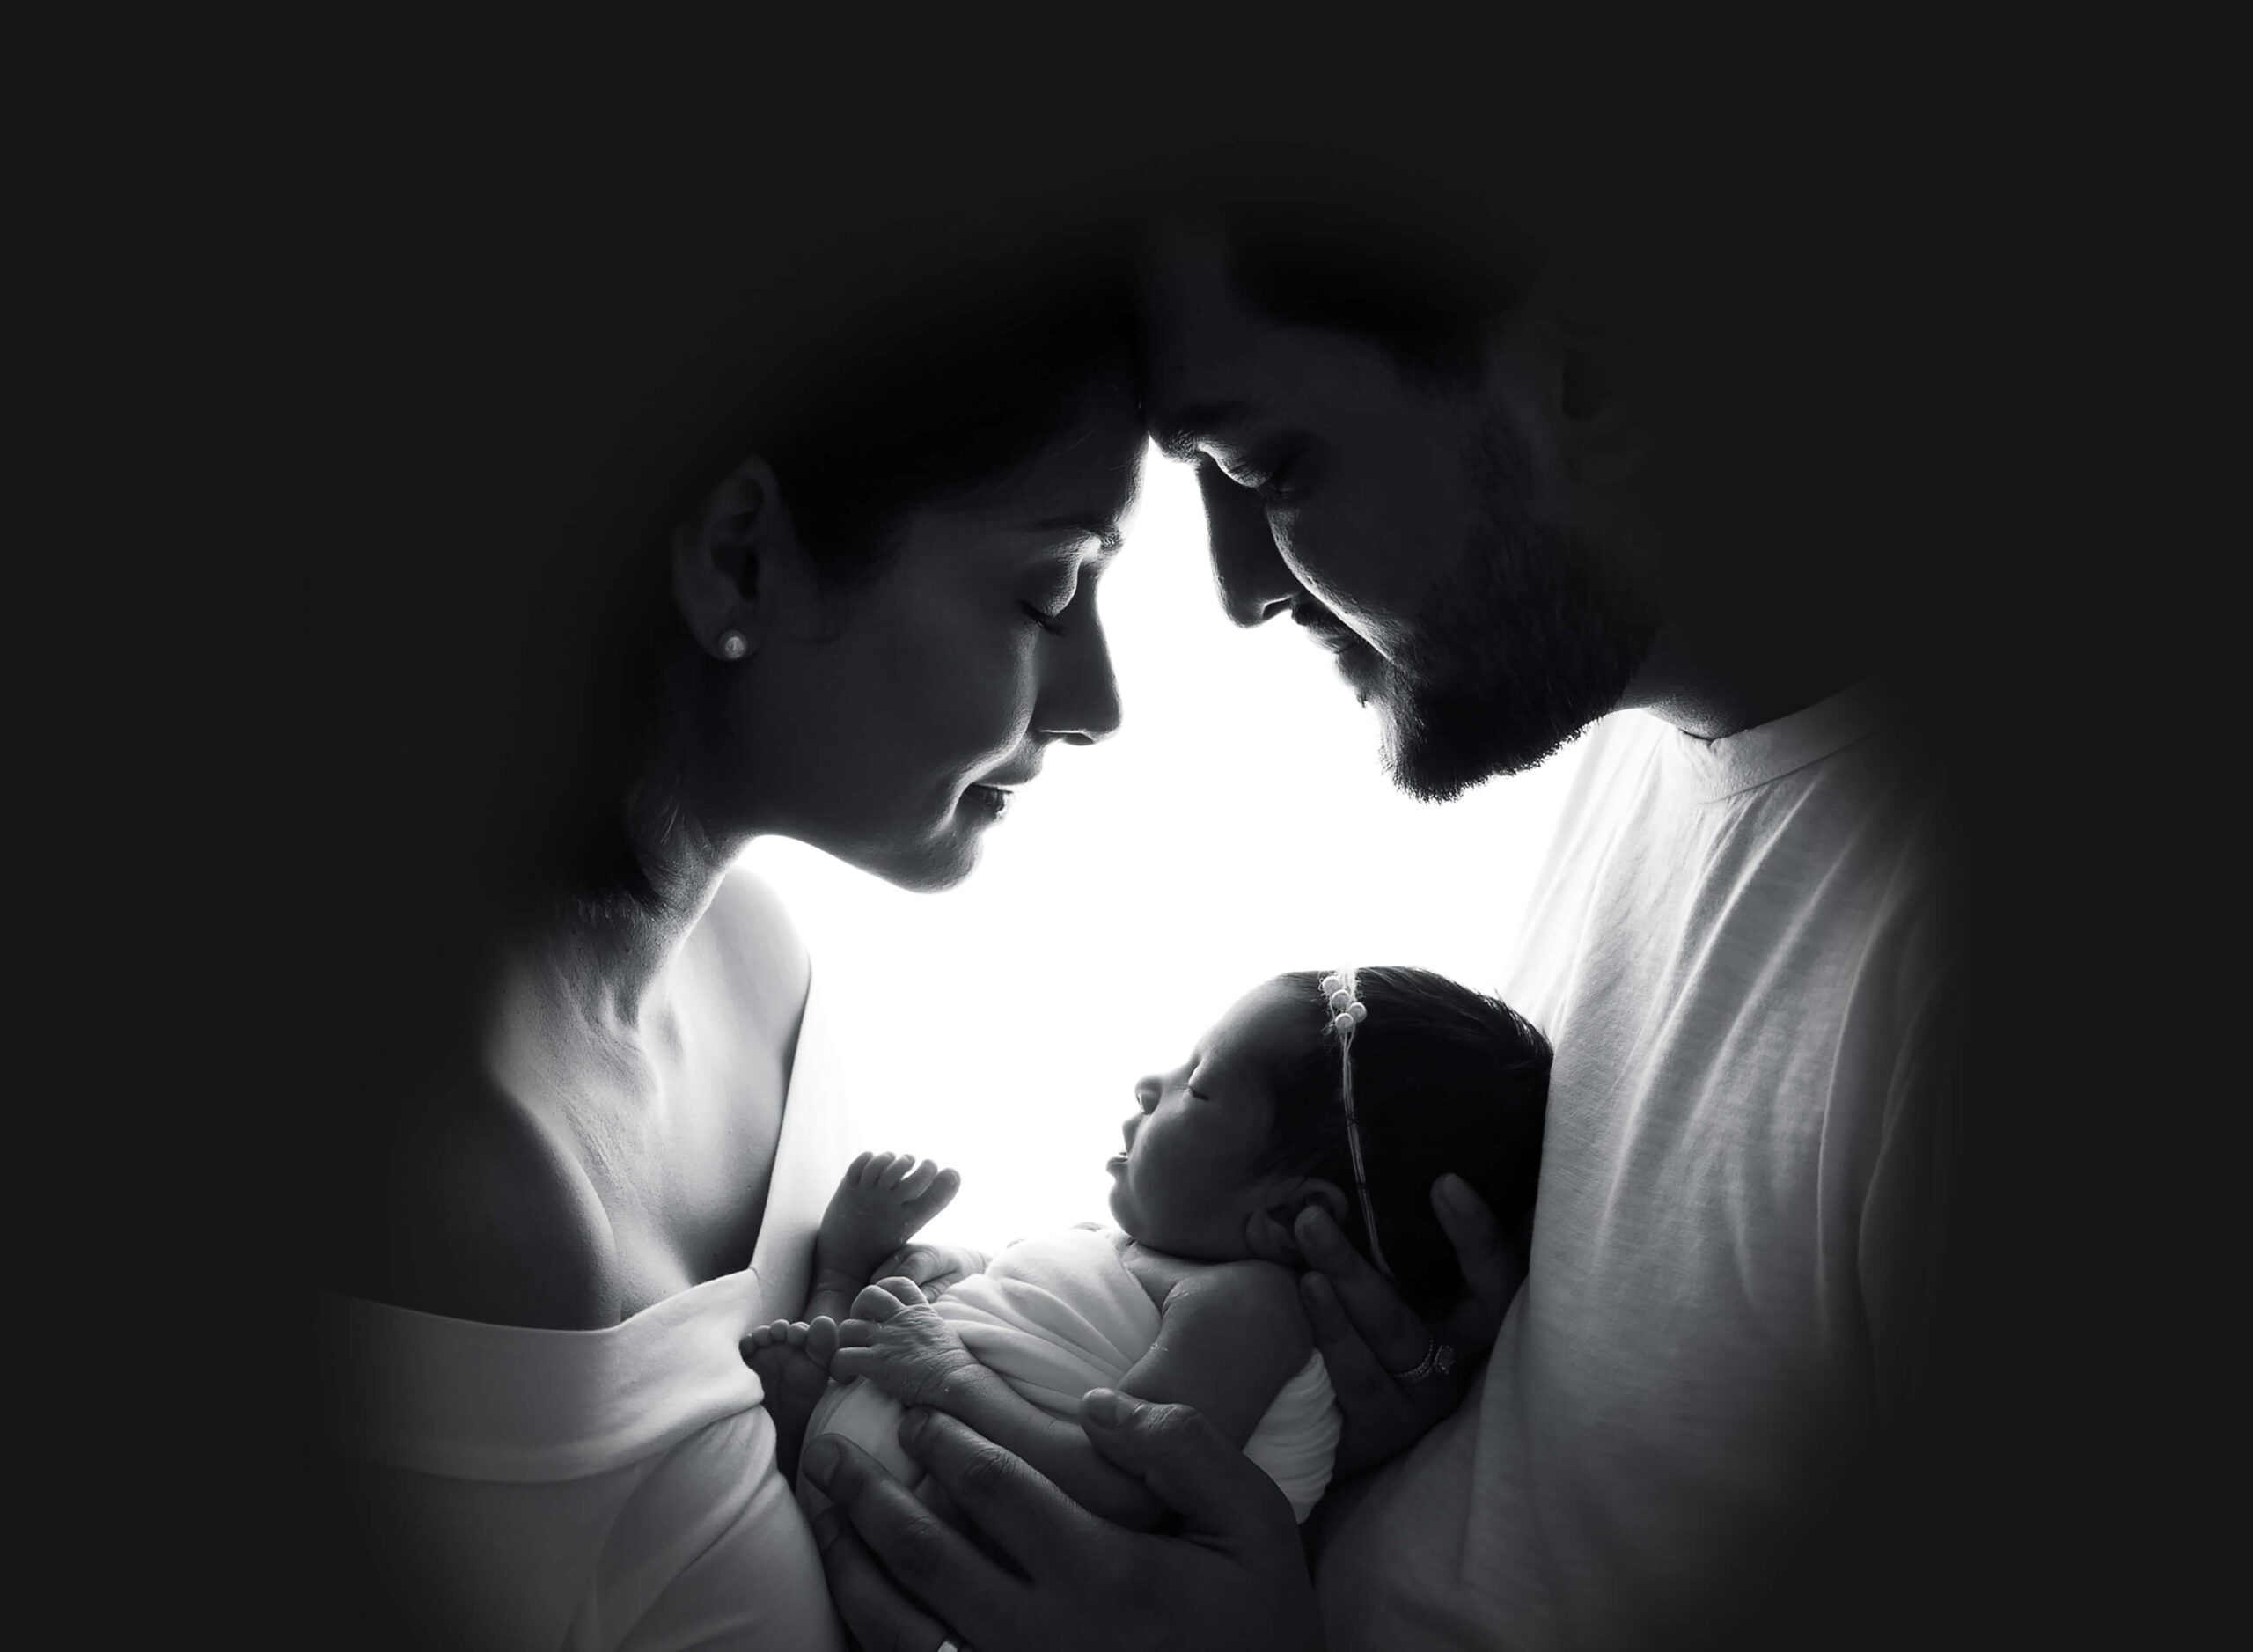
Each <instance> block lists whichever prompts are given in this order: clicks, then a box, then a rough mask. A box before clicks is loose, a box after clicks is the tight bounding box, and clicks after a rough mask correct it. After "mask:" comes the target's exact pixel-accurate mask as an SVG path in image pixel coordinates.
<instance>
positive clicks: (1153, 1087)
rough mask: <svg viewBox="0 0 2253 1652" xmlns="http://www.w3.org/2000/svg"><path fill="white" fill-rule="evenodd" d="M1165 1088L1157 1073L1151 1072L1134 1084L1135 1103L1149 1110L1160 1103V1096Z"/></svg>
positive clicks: (1145, 1110) (1143, 1109) (1146, 1110)
mask: <svg viewBox="0 0 2253 1652" xmlns="http://www.w3.org/2000/svg"><path fill="white" fill-rule="evenodd" d="M1164 1089H1165V1086H1164V1085H1163V1084H1162V1083H1159V1082H1158V1078H1157V1075H1156V1074H1155V1073H1153V1074H1151V1075H1150V1076H1149V1077H1148V1078H1145V1079H1143V1080H1142V1082H1141V1083H1139V1084H1137V1085H1135V1086H1134V1105H1136V1106H1138V1107H1140V1108H1141V1110H1142V1111H1143V1112H1149V1110H1150V1109H1151V1108H1153V1107H1155V1106H1156V1105H1158V1097H1159V1095H1160V1094H1161V1093H1163V1090H1164Z"/></svg>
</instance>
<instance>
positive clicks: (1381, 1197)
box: [744, 968, 1550, 1531]
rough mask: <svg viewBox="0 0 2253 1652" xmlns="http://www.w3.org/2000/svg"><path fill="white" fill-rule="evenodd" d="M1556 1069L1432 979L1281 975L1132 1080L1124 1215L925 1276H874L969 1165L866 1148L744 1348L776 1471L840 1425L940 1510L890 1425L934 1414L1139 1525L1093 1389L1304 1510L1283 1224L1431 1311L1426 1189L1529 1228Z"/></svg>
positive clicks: (1325, 1431)
mask: <svg viewBox="0 0 2253 1652" xmlns="http://www.w3.org/2000/svg"><path fill="white" fill-rule="evenodd" d="M1549 1064H1550V1052H1549V1046H1548V1044H1547V1043H1546V1041H1545V1040H1544V1039H1543V1038H1542V1037H1541V1035H1540V1034H1539V1033H1538V1032H1536V1031H1535V1030H1534V1029H1533V1028H1532V1027H1531V1026H1530V1024H1528V1023H1526V1022H1525V1021H1524V1020H1523V1018H1522V1017H1519V1016H1518V1015H1517V1014H1516V1013H1515V1011H1513V1010H1510V1009H1509V1008H1508V1007H1507V1006H1506V1005H1504V1004H1502V1003H1501V1002H1497V1001H1496V1000H1494V999H1492V998H1488V997H1486V996H1484V995H1480V994H1479V993H1475V992H1472V991H1471V990H1470V989H1469V988H1464V987H1461V986H1458V985H1457V984H1456V983H1455V982H1453V981H1450V980H1446V979H1445V978H1444V977H1442V976H1439V975H1435V974H1433V973H1430V972H1429V971H1427V970H1417V969H1400V968H1372V969H1365V970H1361V971H1359V972H1354V971H1346V972H1342V973H1339V974H1337V975H1332V976H1326V977H1319V978H1318V977H1317V974H1316V973H1314V972H1311V971H1301V972H1297V973H1291V974H1287V975H1281V976H1278V977H1276V978H1275V979H1274V980H1271V981H1268V982H1266V983H1265V984H1264V985H1262V986H1260V987H1258V988H1254V989H1253V990H1252V991H1251V992H1250V993H1249V994H1247V995H1245V996H1244V998H1243V999H1241V1000H1239V1001H1238V1002H1237V1004H1236V1005H1235V1006H1234V1007H1233V1008H1232V1009H1230V1010H1229V1012H1228V1013H1227V1015H1225V1016H1224V1017H1222V1019H1221V1021H1220V1023H1219V1024H1217V1025H1216V1026H1215V1027H1214V1028H1213V1029H1212V1030H1211V1031H1210V1032H1207V1034H1206V1035H1205V1036H1204V1038H1203V1039H1201V1040H1200V1042H1199V1043H1198V1046H1197V1047H1196V1048H1195V1049H1194V1050H1193V1052H1192V1053H1191V1054H1190V1057H1189V1060H1188V1061H1185V1062H1184V1063H1183V1064H1182V1065H1181V1066H1179V1067H1178V1068H1174V1069H1173V1070H1172V1071H1171V1072H1169V1073H1163V1074H1154V1075H1152V1076H1149V1077H1147V1078H1145V1079H1143V1080H1142V1081H1141V1083H1138V1084H1137V1085H1135V1087H1134V1098H1135V1101H1136V1103H1137V1104H1138V1106H1139V1112H1137V1113H1136V1114H1135V1116H1134V1117H1133V1118H1131V1119H1129V1120H1127V1121H1126V1132H1125V1134H1126V1150H1125V1151H1123V1152H1120V1153H1115V1154H1113V1155H1112V1157H1111V1161H1110V1165H1109V1169H1110V1171H1111V1178H1112V1191H1111V1201H1110V1202H1111V1214H1112V1218H1113V1220H1114V1221H1115V1222H1117V1223H1118V1226H1117V1227H1116V1228H1115V1229H1106V1228H1104V1227H1101V1226H1099V1225H1097V1224H1095V1223H1088V1224H1085V1225H1083V1226H1082V1227H1079V1228H1075V1229H1072V1230H1068V1231H1066V1232H1063V1233H1060V1234H1055V1235H1053V1236H1050V1237H1044V1238H1034V1239H1026V1240H1020V1241H1019V1242H1018V1243H1016V1244H1015V1245H1011V1246H1009V1249H1007V1250H1005V1251H1003V1252H1002V1253H1001V1254H1000V1255H999V1256H998V1257H995V1258H993V1259H990V1261H989V1260H988V1259H986V1258H983V1257H979V1256H975V1255H970V1256H966V1257H964V1258H961V1259H958V1262H957V1263H956V1265H955V1267H954V1268H953V1269H952V1270H951V1271H950V1272H949V1273H946V1274H940V1275H938V1276H936V1277H934V1278H931V1279H929V1280H928V1281H926V1282H925V1285H924V1286H923V1287H919V1286H917V1285H916V1284H914V1282H912V1281H909V1280H907V1279H906V1278H902V1277H890V1278H884V1279H882V1280H878V1281H875V1282H870V1281H871V1277H872V1275H873V1274H876V1273H877V1272H879V1271H884V1270H888V1269H890V1268H892V1267H896V1266H897V1261H898V1252H899V1247H900V1246H902V1245H905V1244H906V1241H907V1240H908V1239H909V1238H910V1237H913V1235H914V1233H915V1231H916V1230H918V1229H920V1228H921V1226H922V1225H923V1224H924V1223H925V1222H928V1221H929V1220H930V1218H931V1217H932V1216H933V1215H936V1214H937V1213H938V1212H939V1211H940V1210H941V1209H943V1208H944V1207H945V1206H946V1204H947V1203H948V1202H949V1201H950V1200H952V1199H953V1197H954V1195H955V1193H956V1192H957V1190H958V1188H959V1187H960V1186H961V1178H959V1177H958V1176H957V1175H956V1174H955V1172H954V1171H942V1170H940V1169H939V1168H938V1167H937V1166H936V1165H935V1164H931V1163H930V1162H929V1161H928V1160H925V1161H923V1162H921V1163H920V1164H919V1163H917V1162H916V1161H915V1159H914V1157H913V1156H905V1157H900V1156H894V1155H892V1154H889V1153H887V1154H882V1155H870V1154H862V1156H860V1157H859V1158H857V1159H855V1161H854V1162H853V1164H852V1166H851V1168H850V1169H848V1171H846V1173H845V1177H844V1180H843V1181H842V1183H841V1184H840V1186H839V1187H838V1190H837V1193H836V1195H835V1197H834V1198H833V1200H831V1202H830V1207H829V1211H828V1213H827V1215H826V1216H825V1217H824V1219H823V1222H822V1225H821V1231H820V1236H819V1238H818V1241H817V1245H816V1251H815V1262H814V1281H815V1282H814V1288H813V1290H812V1293H811V1299H810V1300H809V1302H808V1303H807V1306H806V1312H805V1316H804V1318H802V1319H800V1320H797V1321H795V1322H793V1321H777V1322H776V1323H775V1324H774V1325H767V1326H762V1327H760V1329H759V1330H757V1331H755V1332H753V1333H752V1335H751V1336H750V1337H749V1338H747V1339H746V1340H745V1345H744V1347H745V1357H746V1358H747V1359H749V1360H750V1362H751V1363H752V1368H753V1369H755V1370H757V1371H758V1372H759V1374H760V1377H761V1379H762V1380H763V1382H764V1383H765V1384H766V1387H767V1406H768V1410H769V1411H770V1413H772V1414H773V1416H774V1423H775V1428H776V1430H777V1432H778V1434H779V1435H781V1436H782V1446H781V1451H782V1464H783V1465H784V1470H785V1472H795V1465H796V1462H797V1458H798V1454H799V1449H800V1447H801V1445H802V1444H803V1443H804V1441H805V1440H807V1439H811V1438H812V1437H813V1436H814V1435H818V1434H821V1433H824V1432H830V1431H834V1432H838V1433H840V1434H843V1435H845V1436H846V1437H848V1438H849V1439H851V1440H852V1441H853V1442H854V1443H855V1444H857V1445H859V1446H860V1447H861V1448H862V1450H866V1451H868V1452H869V1453H870V1455H871V1456H873V1457H877V1460H878V1461H880V1462H882V1463H883V1464H884V1466H885V1467H886V1468H887V1469H889V1470H890V1471H891V1472H892V1473H893V1474H894V1475H896V1476H897V1477H898V1478H899V1479H900V1480H901V1481H902V1482H904V1483H906V1484H907V1485H910V1486H913V1487H918V1494H919V1495H921V1496H923V1497H924V1498H925V1500H926V1501H929V1502H932V1503H933V1504H934V1506H941V1505H942V1504H943V1494H941V1493H940V1492H939V1490H938V1487H937V1486H936V1482H933V1481H928V1480H924V1479H922V1471H921V1467H920V1465H917V1464H916V1463H915V1462H914V1459H913V1458H911V1457H908V1456H907V1455H906V1452H905V1451H904V1450H901V1449H900V1447H899V1443H898V1440H897V1438H896V1430H897V1428H898V1425H899V1417H900V1413H901V1410H902V1408H903V1407H904V1406H930V1407H932V1408H933V1409H936V1410H940V1411H944V1412H947V1413H950V1414H951V1415H953V1416H956V1417H958V1418H960V1419H961V1420H962V1421H965V1422H966V1423H968V1424H969V1425H970V1426H971V1427H972V1428H975V1429H976V1430H977V1431H978V1432H979V1433H980V1434H982V1435H985V1436H986V1437H987V1439H989V1440H992V1441H994V1442H995V1443H997V1444H1000V1445H1002V1446H1005V1447H1007V1448H1008V1449H1009V1450H1011V1451H1012V1452H1014V1453H1016V1455H1017V1456H1018V1457H1023V1458H1024V1460H1025V1461H1026V1462H1028V1463H1030V1464H1031V1465H1032V1466H1033V1467H1035V1468H1037V1469H1038V1470H1039V1471H1040V1472H1042V1473H1043V1474H1045V1475H1046V1476H1047V1477H1048V1478H1049V1479H1052V1480H1053V1481H1054V1482H1055V1483H1056V1484H1057V1485H1058V1486H1060V1487H1062V1488H1063V1489H1064V1490H1065V1491H1066V1492H1067V1493H1068V1494H1070V1495H1071V1496H1072V1497H1073V1498H1074V1499H1075V1500H1076V1501H1078V1502H1080V1503H1081V1504H1082V1505H1083V1506H1084V1507H1086V1508H1088V1509H1092V1510H1094V1511H1095V1512H1096V1513H1097V1514H1100V1515H1103V1516H1105V1517H1106V1518H1108V1519H1111V1520H1112V1521H1115V1522H1117V1523H1118V1524H1121V1525H1126V1526H1130V1527H1134V1528H1135V1529H1137V1530H1142V1531H1148V1530H1150V1529H1152V1528H1153V1527H1155V1526H1156V1524H1157V1523H1158V1522H1159V1520H1160V1519H1161V1517H1162V1516H1163V1509H1162V1507H1161V1505H1160V1504H1159V1503H1158V1501H1157V1500H1156V1498H1155V1497H1153V1496H1152V1495H1151V1494H1150V1493H1149V1491H1147V1490H1146V1489H1145V1488H1144V1487H1143V1486H1142V1484H1141V1481H1140V1480H1138V1479H1134V1477H1132V1476H1130V1475H1127V1474H1125V1473H1122V1472H1120V1471H1119V1470H1118V1469H1116V1468H1114V1467H1112V1465H1111V1464H1110V1463H1109V1462H1108V1461H1107V1460H1106V1459H1104V1457H1102V1456H1101V1455H1100V1454H1099V1453H1098V1452H1097V1450H1096V1449H1095V1448H1094V1446H1093V1445H1092V1444H1091V1443H1090V1442H1089V1440H1088V1438H1087V1436H1086V1435H1085V1433H1084V1432H1083V1431H1082V1429H1081V1428H1080V1426H1079V1421H1078V1418H1079V1406H1080V1401H1081V1399H1082V1396H1083V1395H1084V1394H1085V1393H1086V1392H1087V1391H1088V1390H1090V1389H1091V1388H1098V1387H1108V1388H1116V1389H1119V1390H1120V1391H1123V1392H1126V1393H1129V1394H1132V1395H1134V1396H1135V1397H1136V1398H1138V1399H1146V1400H1151V1401H1155V1402H1159V1403H1185V1404H1188V1405H1193V1406H1196V1407H1197V1409H1198V1410H1199V1411H1200V1412H1201V1413H1203V1414H1204V1415H1205V1417H1206V1418H1207V1420H1208V1421H1211V1422H1212V1423H1213V1425H1214V1426H1215V1428H1219V1429H1220V1430H1221V1432H1222V1434H1224V1435H1227V1436H1228V1438H1229V1441H1230V1442H1231V1443H1234V1444H1235V1445H1237V1447H1238V1448H1239V1449H1241V1450H1243V1451H1244V1454H1245V1455H1246V1456H1247V1457H1250V1458H1251V1460H1252V1461H1253V1462H1256V1463H1258V1464H1259V1465H1260V1466H1261V1467H1262V1468H1264V1469H1266V1471H1267V1472H1268V1473H1269V1474H1270V1475H1271V1476H1272V1477H1273V1479H1274V1480H1275V1482H1276V1484H1277V1485H1278V1486H1279V1487H1281V1488H1282V1490H1283V1492H1284V1494H1285V1495H1286V1496H1287V1497H1288V1498H1289V1499H1290V1501H1291V1505H1292V1509H1293V1510H1294V1512H1295V1513H1296V1515H1297V1516H1298V1517H1299V1518H1300V1519H1301V1520H1304V1519H1305V1518H1306V1516H1307V1515H1308V1514H1309V1513H1310V1511H1311V1510H1312V1509H1313V1508H1314V1505H1315V1503H1316V1501H1317V1500H1318V1499H1319V1498H1320V1497H1321V1495H1322V1492H1323V1488H1324V1487H1325V1486H1326V1485H1327V1484H1328V1481H1329V1477H1330V1465H1331V1462H1332V1457H1333V1455H1334V1453H1335V1451H1336V1448H1337V1443H1338V1436H1339V1412H1338V1407H1337V1403H1336V1400H1335V1399H1334V1398H1333V1397H1332V1392H1331V1388H1330V1383H1329V1378H1328V1377H1327V1375H1326V1373H1325V1369H1324V1367H1323V1363H1322V1356H1321V1355H1319V1354H1318V1353H1317V1352H1316V1351H1315V1348H1314V1341H1313V1333H1312V1332H1311V1330H1310V1327H1309V1325H1308V1324H1307V1320H1306V1317H1305V1311H1304V1310H1303V1308H1302V1306H1301V1305H1300V1301H1299V1294H1298V1284H1297V1280H1296V1278H1295V1275H1294V1274H1293V1273H1292V1272H1291V1271H1290V1270H1289V1269H1288V1268H1285V1267H1280V1266H1278V1265H1277V1264H1275V1263H1273V1262H1269V1261H1263V1260H1260V1259H1259V1255H1260V1252H1261V1251H1263V1250H1264V1251H1266V1252H1267V1253H1268V1254H1271V1255H1272V1254H1277V1253H1283V1254H1288V1253H1289V1251H1290V1245H1289V1240H1288V1234H1289V1231H1290V1227H1291V1223H1292V1222H1293V1220H1294V1219H1295V1217H1296V1215H1298V1213H1299V1212H1300V1211H1301V1210H1303V1208H1306V1207H1307V1206H1308V1205H1310V1204H1321V1205H1323V1206H1325V1207H1326V1208H1327V1209H1328V1210H1329V1212H1330V1214H1331V1215H1332V1217H1334V1218H1335V1219H1336V1221H1337V1222H1338V1224H1339V1228H1340V1229H1341V1230H1343V1231H1344V1232H1345V1233H1346V1235H1347V1237H1349V1238H1350V1239H1351V1240H1352V1241H1353V1243H1354V1245H1355V1248H1356V1249H1358V1250H1359V1251H1360V1252H1361V1254H1362V1255H1363V1256H1364V1257H1365V1258H1367V1259H1369V1261H1370V1262H1371V1263H1372V1264H1373V1265H1375V1266H1376V1267H1378V1268H1380V1269H1382V1270H1383V1272H1384V1273H1386V1274H1388V1275H1389V1276H1390V1277H1391V1279H1392V1281H1393V1282H1394V1284H1395V1286H1396V1287H1397V1288H1398V1289H1399V1291H1400V1293H1401V1295H1402V1296H1403V1297H1404V1298H1405V1300H1406V1301H1407V1302H1408V1303H1409V1304H1410V1305H1411V1306H1413V1307H1414V1308H1415V1309H1416V1310H1417V1311H1418V1312H1420V1314H1422V1315H1424V1316H1425V1317H1426V1318H1432V1319H1436V1318H1440V1317H1442V1315H1443V1314H1444V1312H1445V1310H1446V1305H1447V1303H1448V1302H1449V1299H1450V1298H1451V1297H1452V1296H1453V1295H1454V1293H1455V1291H1456V1290H1457V1288H1458V1286H1459V1284H1460V1279H1459V1276H1458V1274H1457V1268H1456V1260H1455V1253H1454V1250H1453V1247H1452V1245H1450V1243H1449V1239H1448V1237H1447V1235H1446V1233H1445V1231H1444V1230H1442V1227H1441V1226H1440V1223H1439V1222H1438V1219H1437V1218H1436V1216H1435V1215H1434V1214H1433V1212H1432V1210H1431V1209H1430V1208H1429V1206H1428V1204H1427V1199H1428V1197H1429V1193H1428V1190H1429V1189H1430V1188H1431V1186H1432V1184H1433V1183H1434V1182H1435V1180H1436V1179H1437V1178H1439V1177H1440V1176H1441V1175H1442V1174H1444V1173H1446V1172H1447V1171H1454V1172H1455V1173H1457V1174H1458V1175H1460V1176H1462V1177H1463V1178H1464V1179H1465V1180H1466V1181H1468V1182H1469V1183H1470V1184H1471V1186H1472V1187H1473V1188H1474V1189H1475V1190H1477V1192H1478V1193H1479V1195H1480V1196H1481V1197H1482V1198H1483V1199H1485V1200H1486V1202H1487V1204H1488V1205H1489V1206H1490V1207H1491V1208H1493V1212H1494V1214H1495V1215H1496V1217H1497V1219H1498V1220H1499V1221H1500V1222H1501V1223H1502V1224H1503V1227H1504V1230H1505V1231H1508V1232H1515V1233H1516V1234H1517V1235H1519V1236H1520V1238H1521V1241H1522V1239H1523V1234H1524V1232H1525V1230H1526V1226H1527V1224H1528V1223H1529V1222H1530V1216H1531V1210H1532V1204H1533V1195H1534V1188H1535V1184H1536V1180H1537V1176H1538V1173H1539V1168H1540V1149H1541V1127H1542V1119H1543V1114H1544V1110H1545V1104H1546V1101H1547V1096H1548V1082H1549ZM1255 1238H1256V1239H1258V1240H1259V1243H1258V1244H1255V1242H1254V1241H1255ZM831 1379H834V1380H831ZM799 1489H800V1495H801V1497H802V1498H803V1499H804V1500H805V1501H807V1502H808V1504H809V1507H810V1508H811V1507H818V1504H819V1502H820V1501H821V1499H820V1494H819V1493H818V1492H816V1491H814V1490H813V1489H812V1488H811V1487H809V1486H804V1485H802V1486H801V1487H800V1488H799Z"/></svg>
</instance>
